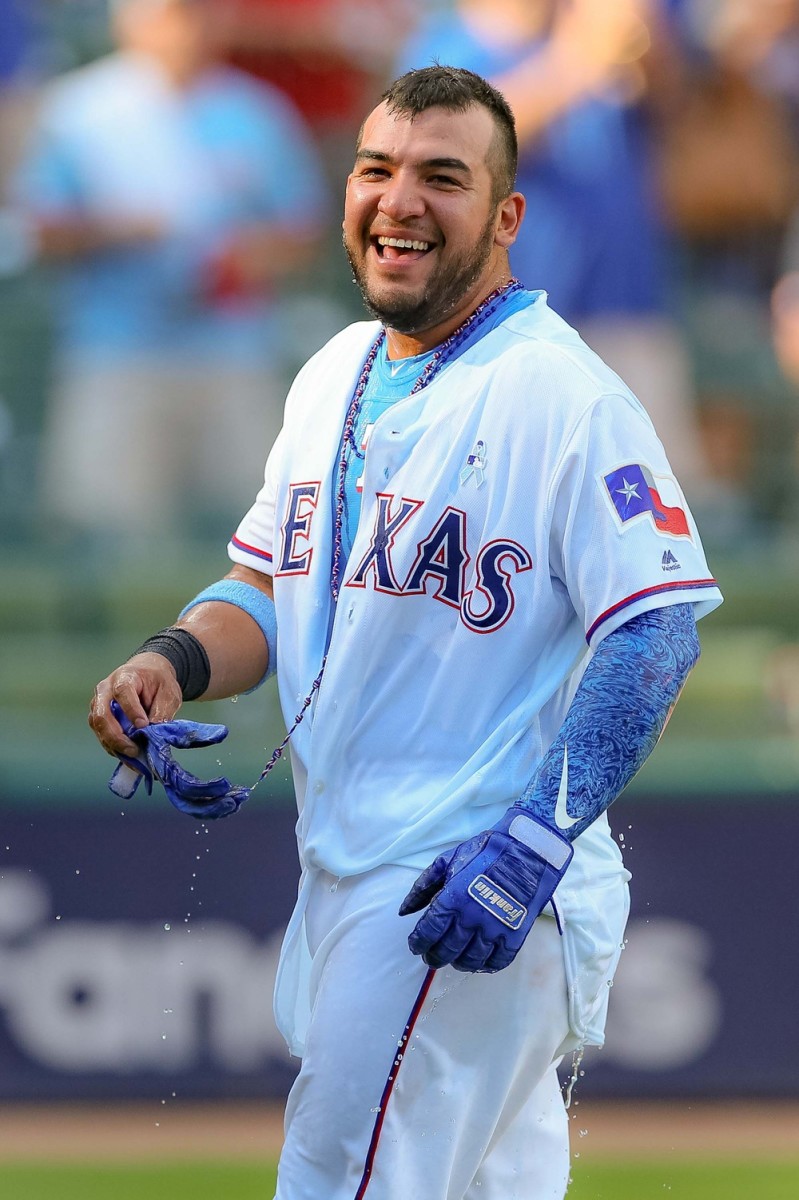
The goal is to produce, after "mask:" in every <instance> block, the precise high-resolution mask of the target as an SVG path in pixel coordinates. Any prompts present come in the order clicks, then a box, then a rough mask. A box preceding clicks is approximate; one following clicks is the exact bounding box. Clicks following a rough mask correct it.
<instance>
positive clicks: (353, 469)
mask: <svg viewBox="0 0 799 1200" xmlns="http://www.w3.org/2000/svg"><path fill="white" fill-rule="evenodd" d="M540 295H541V293H540V292H528V291H524V290H523V291H520V292H517V293H514V294H512V295H510V296H508V297H507V298H506V299H505V300H504V301H503V302H502V303H501V304H499V305H498V307H497V309H496V310H495V311H494V312H493V313H492V314H491V315H490V316H489V317H488V318H487V319H486V320H485V321H483V322H482V323H481V324H480V325H478V326H477V328H476V329H474V330H473V331H472V332H471V333H470V334H469V335H468V336H467V337H465V338H464V340H463V342H462V343H461V344H460V345H459V346H458V347H457V349H456V350H455V352H454V354H453V355H452V357H451V358H449V359H448V363H451V362H454V361H455V359H457V358H459V357H460V355H461V354H463V352H464V351H465V350H467V349H468V348H469V347H470V346H473V345H474V344H475V343H476V342H478V341H480V339H481V338H483V337H485V335H486V334H487V333H489V332H490V331H491V330H492V329H495V328H496V326H497V325H499V324H500V323H501V322H502V321H504V320H505V319H506V317H509V316H510V315H511V313H515V312H518V311H519V310H520V309H522V308H526V307H527V306H528V305H529V304H532V303H533V302H534V300H536V299H537V297H538V296H540ZM434 353H435V350H430V351H428V352H427V353H426V354H416V355H414V356H413V357H412V358H399V359H394V360H392V359H389V358H387V356H386V341H385V339H384V340H383V343H382V345H381V347H380V350H379V351H378V354H377V358H376V359H375V362H374V366H373V367H372V370H371V373H370V375H369V381H368V383H367V385H366V390H365V391H364V394H363V399H362V401H361V410H360V413H359V415H358V420H357V421H356V424H355V445H356V446H358V447H359V448H362V446H363V441H364V438H365V436H366V431H367V428H368V426H369V425H373V424H374V423H375V421H377V420H378V418H379V417H381V416H382V415H383V413H385V412H388V410H389V409H390V408H391V407H392V405H394V404H396V403H397V401H398V400H404V399H405V397H406V396H409V395H410V394H411V391H412V390H413V386H414V384H415V383H416V380H417V379H418V378H419V376H420V375H421V373H422V371H423V370H424V369H425V367H426V366H427V364H428V362H429V361H430V359H431V358H432V357H433V354H434ZM443 369H444V370H446V366H445V367H444V368H443ZM340 461H341V445H340V444H339V453H338V455H337V458H336V462H340ZM363 469H364V462H363V459H362V458H359V457H358V456H357V455H356V454H354V453H352V451H350V454H349V456H348V459H347V472H346V476H345V484H344V520H343V523H342V530H341V543H342V573H343V571H344V568H345V567H346V563H347V559H348V558H349V555H350V551H351V550H352V543H353V542H354V540H355V534H356V532H357V529H358V521H359V520H360V516H361V492H359V491H358V489H357V484H358V480H359V479H360V477H361V475H362V474H363ZM337 490H338V471H336V473H335V477H334V479H333V513H334V520H335V511H336V492H337Z"/></svg>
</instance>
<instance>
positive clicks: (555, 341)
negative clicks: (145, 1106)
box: [90, 66, 721, 1200]
mask: <svg viewBox="0 0 799 1200" xmlns="http://www.w3.org/2000/svg"><path fill="white" fill-rule="evenodd" d="M515 162H516V141H515V132H514V125H513V117H512V114H511V112H510V110H509V108H508V106H507V104H506V103H505V101H504V100H503V98H502V96H501V95H500V94H499V93H497V92H496V91H495V90H494V89H493V88H492V87H490V86H489V85H488V84H487V83H486V82H485V81H484V80H482V79H481V78H479V77H478V76H475V75H473V74H471V73H470V72H467V71H463V70H460V69H456V68H451V67H438V66H434V67H430V68H425V69H423V70H420V71H413V72H410V73H408V74H407V75H405V76H403V77H402V78H400V79H399V80H398V81H397V82H396V83H394V84H393V85H392V87H391V88H390V89H389V91H388V92H387V93H386V95H385V97H384V99H383V101H382V102H381V103H380V105H379V106H378V107H377V108H376V109H375V110H374V111H373V112H372V113H371V114H370V116H369V117H368V118H367V120H366V122H365V124H364V126H363V129H362V130H361V134H360V137H359V141H358V148H357V154H356V159H355V165H354V168H353V171H352V174H351V175H350V177H349V179H348V182H347V193H346V202H345V214H344V243H345V248H346V251H347V254H348V257H349V260H350V263H351V266H352V269H353V273H354V276H355V279H356V282H357V283H358V286H359V287H360V289H361V291H362V293H363V296H364V300H365V302H366V305H367V308H368V309H369V310H370V311H371V313H372V314H373V315H374V317H375V318H376V319H375V320H374V321H369V322H361V323H357V324H354V325H352V326H351V327H349V328H347V329H345V330H344V331H343V332H342V333H340V334H339V335H338V336H336V337H334V338H333V339H332V341H330V342H329V343H328V344H327V345H326V346H325V347H324V348H323V349H322V350H321V351H319V353H318V354H316V355H315V356H314V357H313V358H312V359H311V360H310V361H309V362H308V363H307V364H306V366H305V367H304V368H303V369H302V371H301V372H300V374H299V375H298V377H297V380H296V381H295V384H294V386H293V388H292V390H291V392H290V395H289V398H288V402H287V405H286V413H285V422H284V426H283V430H282V433H281V434H280V436H279V438H278V441H277V443H276V444H275V447H274V449H273V450H272V452H271V454H270V456H269V460H268V462H267V466H266V473H265V480H264V485H263V488H262V490H261V491H260V493H259V495H258V497H257V498H256V500H255V503H254V505H253V507H252V508H251V509H250V511H249V513H248V514H247V515H246V516H245V517H244V519H243V521H242V522H241V524H240V526H239V528H238V530H237V532H236V534H235V535H234V537H233V539H232V541H231V543H230V546H229V553H230V556H231V558H232V559H233V562H234V566H233V569H232V570H231V572H230V574H229V575H228V576H227V577H226V578H225V579H224V580H221V581H220V582H218V583H216V584H213V585H212V586H211V587H210V588H208V589H206V590H205V591H204V592H202V593H200V595H199V596H197V597H195V599H194V600H193V601H192V602H191V603H190V604H189V605H188V606H187V608H186V609H185V610H184V611H183V613H182V614H181V615H180V617H179V618H178V620H177V621H176V623H175V625H173V626H171V627H170V628H169V629H167V630H164V631H162V632H161V633H159V634H156V635H155V637H154V638H151V639H148V641H147V642H146V643H145V644H144V646H143V647H141V649H140V650H139V651H138V652H137V653H136V654H135V655H134V656H133V657H132V658H131V659H130V660H129V661H128V662H127V663H125V664H124V665H123V666H121V667H119V668H118V669H117V670H116V671H114V672H113V673H112V674H111V675H110V676H109V677H108V678H107V679H105V680H103V682H102V683H100V684H99V685H98V687H97V689H96V692H95V697H94V700H93V702H92V710H91V715H90V722H91V724H92V726H93V728H94V729H95V731H96V733H97V735H98V737H99V738H100V740H101V742H102V743H103V744H104V746H105V747H106V748H107V749H108V750H109V751H110V752H111V753H113V754H116V755H118V756H121V757H122V759H123V761H124V762H125V763H126V765H125V766H121V767H120V768H118V771H120V772H128V773H130V772H131V771H133V772H136V771H139V772H140V773H141V774H142V775H144V776H145V777H149V779H150V780H151V779H152V777H153V776H156V777H158V778H160V779H161V780H162V781H163V782H164V786H165V788H166V790H167V793H168V795H169V796H170V799H172V801H173V802H174V803H175V804H176V805H177V806H178V807H180V808H182V809H184V810H185V811H188V812H191V813H193V814H194V815H198V816H215V815H222V814H223V813H224V812H227V811H230V810H233V809H235V808H237V807H238V805H239V803H240V802H241V799H242V798H244V796H245V795H246V789H229V787H228V785H227V781H226V780H221V781H219V780H217V781H213V783H212V784H209V785H203V784H202V783H201V781H198V780H195V779H194V777H193V776H190V775H189V774H188V772H187V771H186V770H185V769H184V768H183V767H180V766H179V765H178V764H177V763H175V762H174V761H173V760H172V759H171V748H172V746H175V745H177V746H185V745H189V744H192V742H193V741H195V742H196V741H197V740H198V739H201V738H203V737H205V738H207V739H210V738H216V737H218V736H221V734H219V731H218V727H216V728H215V727H212V728H211V729H210V732H209V729H208V728H206V727H202V726H196V725H195V724H194V723H193V722H185V721H173V719H172V718H173V717H174V715H175V713H176V712H177V710H178V708H179V706H180V703H181V700H182V699H187V698H197V697H204V698H208V699H214V698H218V697H222V696H229V695H231V694H234V693H237V692H243V691H245V690H247V689H250V688H253V687H255V686H257V685H258V684H259V683H260V682H261V680H262V679H263V678H264V677H265V676H266V675H268V674H271V673H272V672H273V671H275V669H276V671H277V681H278V687H279V690H280V698H281V703H282V707H283V711H284V714H285V716H286V720H287V723H288V724H289V725H293V733H292V736H291V740H290V750H291V756H292V765H293V772H294V779H295V785H296V791H297V800H298V806H299V820H298V825H297V832H298V841H299V852H300V860H301V864H302V878H301V883H300V888H299V896H298V900H297V905H296V908H295V911H294V914H293V917H292V920H291V922H290V925H289V928H288V930H287V933H286V938H285V942H284V946H283V952H282V957H281V961H280V967H279V972H278V979H277V985H276V994H275V1012H276V1017H277V1021H278V1024H279V1027H280V1029H281V1030H282V1032H283V1033H284V1035H285V1037H286V1040H287V1043H288V1045H289V1047H290V1049H291V1052H292V1053H293V1054H296V1055H299V1056H300V1057H301V1058H302V1065H301V1069H300V1071H299V1075H298V1077H297V1080H296V1083H295V1085H294V1087H293V1089H292V1091H291V1094H290V1097H289V1100H288V1105H287V1113H286V1138H285V1145H284V1150H283V1153H282V1156H281V1161H280V1168H279V1178H278V1187H277V1194H276V1195H277V1200H320V1198H321V1197H324V1200H361V1198H362V1197H367V1198H368V1200H408V1198H409V1197H421V1198H423V1200H522V1197H524V1200H544V1198H546V1200H549V1198H550V1197H553V1198H560V1197H563V1195H564V1194H565V1190H566V1185H567V1178H568V1170H569V1152H568V1125H567V1118H566V1113H565V1111H564V1107H563V1103H562V1099H561V1096H560V1091H559V1086H558V1079H557V1075H556V1067H557V1064H558V1063H559V1061H560V1060H561V1058H562V1056H563V1055H564V1054H566V1053H568V1052H570V1051H572V1050H574V1049H576V1048H577V1047H579V1046H582V1045H585V1044H594V1045H599V1044H601V1042H602V1038H603V1028H604V1021H605V1011H606V1007H607V997H608V985H609V983H610V982H611V980H612V977H613V972H614V969H615V966H616V962H617V959H618V956H619V952H620V947H621V944H622V939H623V932H624V925H625V920H626V916H627V910H628V900H627V880H628V873H627V871H626V870H625V868H624V866H623V864H622V861H621V856H620V854H619V850H618V848H617V846H616V845H615V843H614V841H613V839H612V837H611V834H610V829H609V825H608V820H607V816H606V812H605V810H606V809H607V807H608V805H609V804H610V803H611V802H612V800H613V799H614V798H615V797H616V796H617V795H618V794H619V792H620V791H621V790H622V789H623V788H624V786H625V785H626V784H627V783H628V782H629V780H630V779H631V778H632V777H633V775H634V774H635V773H636V771H637V770H638V768H639V767H640V766H641V764H642V763H643V762H644V760H645V759H646V757H647V755H648V754H649V753H650V751H651V750H652V749H653V747H654V745H655V743H656V742H657V739H658V737H659V736H660V733H661V732H662V730H663V727H664V725H665V723H666V720H667V718H668V715H669V713H670V711H671V708H672V706H673V705H674V703H675V701H676V699H677V697H678V694H679V691H680V689H681V687H682V685H683V683H684V681H685V679H686V677H687V675H688V672H689V671H690V669H691V667H692V666H693V664H694V662H695V661H696V658H697V656H698V642H697V637H696V618H697V617H699V616H701V615H703V614H704V613H706V612H708V611H710V610H711V609H713V608H714V607H715V606H716V605H718V604H719V603H720V601H721V596H720V593H719V591H718V588H717V586H716V584H715V582H714V580H713V579H712V578H711V576H710V574H709V572H708V568H707V565H706V563H705V558H704V554H703V551H702V547H701V544H700V541H699V536H698V534H697V531H696V527H695V524H694V521H693V518H692V516H691V514H690V512H689V511H688V508H687V506H686V503H685V500H684V498H683V496H682V493H681V491H680V488H679V486H678V484H677V482H676V481H675V479H674V478H673V475H672V473H671V471H670V469H669V464H668V462H667V460H666V457H665V455H664V451H663V448H662V446H661V444H660V442H659V441H658V438H657V436H656V434H655V432H654V430H653V428H652V425H651V422H650V420H649V418H648V417H647V415H646V414H645V412H644V410H643V408H642V407H641V405H640V404H639V403H638V401H637V400H636V399H635V397H634V396H633V395H632V394H631V392H630V391H629V390H628V389H627V387H626V386H625V385H624V383H623V382H622V381H621V380H620V379H619V378H618V377H617V376H616V375H615V374H614V373H613V372H611V371H610V370H609V369H608V368H607V367H606V366H605V365H604V364H603V363H602V362H601V361H600V360H599V359H598V358H597V357H596V356H595V355H594V354H593V353H592V352H591V351H590V350H589V349H588V348H587V347H586V346H585V344H584V343H583V342H582V341H581V340H580V338H579V336H578V335H577V334H576V333H575V332H574V331H573V330H572V329H571V328H569V327H568V326H567V325H566V324H565V323H564V322H563V321H562V320H561V319H560V318H559V317H558V316H556V315H555V313H553V312H552V311H551V310H550V309H549V308H548V306H547V302H546V296H545V294H544V293H543V292H540V291H539V292H536V291H529V290H527V289H526V288H524V287H523V286H522V285H521V284H520V283H519V282H518V281H516V280H515V279H514V278H513V276H512V274H511V270H510V266H509V250H510V247H511V246H512V244H513V241H514V238H515V237H516V234H517V232H518V229H519V225H520V222H521V220H522V217H523V212H524V199H523V197H522V196H521V195H520V194H519V193H517V192H515V191H514V190H513V185H514V174H515ZM295 717H296V718H299V719H297V720H295ZM122 782H124V781H122ZM119 785H120V780H119V779H117V786H119ZM204 787H205V791H204V790H203V788H204Z"/></svg>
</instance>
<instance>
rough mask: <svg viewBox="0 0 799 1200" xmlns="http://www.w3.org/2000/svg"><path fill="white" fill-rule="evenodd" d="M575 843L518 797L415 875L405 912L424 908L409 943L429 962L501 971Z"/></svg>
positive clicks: (558, 877) (402, 912)
mask: <svg viewBox="0 0 799 1200" xmlns="http://www.w3.org/2000/svg"><path fill="white" fill-rule="evenodd" d="M573 854H574V850H573V849H572V846H571V843H570V842H568V841H567V840H566V839H565V838H564V837H561V835H560V834H559V833H557V832H556V831H555V830H554V829H552V828H551V827H550V826H548V825H544V824H543V822H542V821H539V820H538V819H537V817H534V816H533V815H532V813H530V811H529V810H528V809H526V808H522V807H520V806H519V805H513V806H512V807H511V808H509V809H508V811H507V812H506V813H505V815H504V817H502V819H501V820H500V821H498V822H497V824H496V825H494V826H492V828H491V829H487V830H485V831H484V832H483V833H480V834H478V835H477V836H476V837H473V838H470V839H469V840H468V841H466V842H462V843H461V844H460V845H459V846H456V847H455V849H454V850H451V851H449V852H448V853H447V854H442V855H439V857H438V858H437V859H436V860H435V862H433V863H432V864H431V865H430V866H429V867H428V868H427V869H426V870H425V871H423V872H422V874H421V875H420V876H419V878H418V879H417V880H416V883H415V884H414V885H413V887H412V888H411V890H410V892H409V893H408V895H407V896H406V897H405V899H404V900H403V902H402V904H401V906H400V910H399V912H400V916H403V917H404V916H406V915H407V914H408V913H414V912H419V911H420V910H421V909H423V908H427V911H426V912H425V913H424V915H423V916H422V917H421V918H420V920H419V921H418V922H417V924H416V926H415V928H414V929H413V931H412V933H411V935H410V937H409V938H408V945H409V946H410V949H411V951H412V952H413V953H414V954H420V955H421V956H422V958H423V959H424V961H425V962H426V963H427V965H428V966H429V967H443V966H446V965H447V964H451V965H452V966H453V967H455V968H456V969H457V970H459V971H487V972H493V971H501V970H502V968H503V967H507V966H508V965H509V964H510V963H512V962H513V960H514V958H515V957H516V955H517V953H518V951H519V950H520V949H521V946H522V944H523V942H524V940H525V938H526V937H527V935H528V933H529V932H530V930H531V928H532V926H533V922H534V921H535V919H536V917H537V916H538V915H539V914H540V912H541V911H542V909H543V908H544V907H545V905H546V904H548V902H549V901H550V899H551V898H552V893H553V892H554V891H555V888H556V887H557V886H558V884H559V883H560V881H561V879H562V878H563V875H564V873H565V871H566V868H567V867H568V865H569V863H570V862H571V859H572V855H573Z"/></svg>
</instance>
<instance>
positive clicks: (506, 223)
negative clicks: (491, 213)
mask: <svg viewBox="0 0 799 1200" xmlns="http://www.w3.org/2000/svg"><path fill="white" fill-rule="evenodd" d="M525 207H526V201H525V199H524V196H523V195H522V194H521V192H511V194H510V195H509V196H506V198H505V199H504V200H500V202H499V206H498V208H497V223H496V228H495V230H494V243H495V244H496V245H497V246H501V247H502V248H503V250H507V249H508V247H509V246H512V245H513V243H514V242H515V241H516V238H517V236H518V233H519V227H520V226H521V223H522V220H523V218H524V210H525Z"/></svg>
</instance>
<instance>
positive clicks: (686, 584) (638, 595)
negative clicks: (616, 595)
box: [585, 579, 717, 642]
mask: <svg viewBox="0 0 799 1200" xmlns="http://www.w3.org/2000/svg"><path fill="white" fill-rule="evenodd" d="M716 586H717V584H716V581H715V579H686V580H684V581H683V582H680V583H676V582H674V583H658V584H656V585H655V586H654V587H649V588H644V589H643V591H640V592H633V594H632V596H628V597H627V598H626V599H625V600H620V601H619V602H618V604H614V605H612V606H611V607H610V608H608V609H606V610H605V612H603V613H602V616H601V617H597V619H596V620H595V621H594V623H593V625H592V626H591V628H590V629H589V630H588V633H587V634H586V635H585V640H586V641H587V642H590V641H591V638H592V637H593V636H594V634H595V633H596V631H597V629H598V628H599V626H600V625H601V624H602V622H603V621H607V619H608V617H612V616H614V615H615V613H617V612H620V611H621V609H623V608H628V607H629V605H631V604H635V603H636V601H638V600H644V599H645V598H646V597H647V596H657V595H658V594H659V593H660V592H680V591H685V590H686V588H688V589H690V588H707V587H716Z"/></svg>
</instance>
